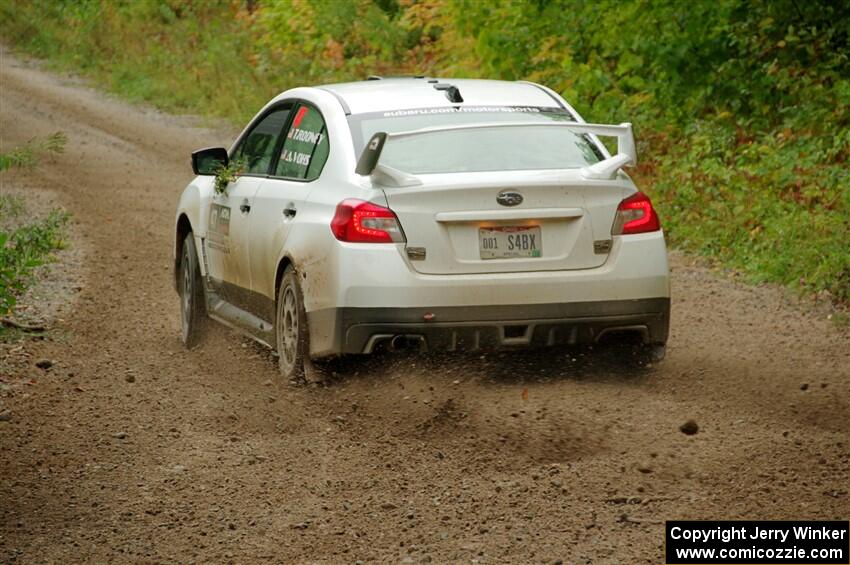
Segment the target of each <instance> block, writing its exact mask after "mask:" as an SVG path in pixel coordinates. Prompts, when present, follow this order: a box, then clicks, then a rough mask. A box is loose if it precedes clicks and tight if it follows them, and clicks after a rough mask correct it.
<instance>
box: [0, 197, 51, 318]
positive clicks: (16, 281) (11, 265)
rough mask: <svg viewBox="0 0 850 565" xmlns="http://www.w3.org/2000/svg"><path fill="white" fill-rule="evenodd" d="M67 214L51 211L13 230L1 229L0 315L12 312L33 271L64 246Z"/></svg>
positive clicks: (29, 281) (31, 277) (30, 279)
mask: <svg viewBox="0 0 850 565" xmlns="http://www.w3.org/2000/svg"><path fill="white" fill-rule="evenodd" d="M67 220H68V216H67V214H65V213H64V212H61V211H59V210H54V211H52V212H51V213H50V214H49V215H48V216H47V217H46V218H44V219H41V220H37V221H35V222H31V223H28V224H26V225H24V226H23V227H20V228H18V229H15V230H12V231H11V232H7V231H0V315H7V314H9V313H10V312H11V311H12V310H13V309H14V307H15V303H16V301H17V297H18V296H20V294H21V293H23V292H24V291H25V290H26V289H27V287H28V286H29V284H30V283H31V282H32V280H33V273H34V271H35V269H36V268H38V267H40V266H41V265H43V264H44V263H45V261H47V260H48V259H49V257H50V252H51V251H53V250H54V249H60V248H62V247H63V246H64V242H63V241H62V235H61V234H62V228H63V226H64V225H65V223H66V222H67Z"/></svg>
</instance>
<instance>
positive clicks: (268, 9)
mask: <svg viewBox="0 0 850 565" xmlns="http://www.w3.org/2000/svg"><path fill="white" fill-rule="evenodd" d="M0 31H2V32H3V33H4V34H5V35H6V36H7V37H8V38H9V39H11V40H12V41H14V42H15V43H16V44H18V45H20V46H21V47H23V48H24V49H27V50H28V51H30V52H32V53H34V54H36V55H38V56H41V57H45V58H48V59H50V60H52V61H53V62H54V63H55V64H57V65H59V66H61V67H63V68H70V69H74V70H77V71H82V72H83V73H86V74H88V75H89V76H91V77H93V78H95V80H96V81H98V82H99V83H101V84H103V85H105V86H107V87H108V88H110V89H112V90H114V91H116V92H118V93H120V94H122V95H124V96H127V97H129V98H131V99H136V100H147V101H151V102H154V103H156V104H158V105H159V106H161V107H164V108H166V109H169V110H177V111H192V112H199V113H202V114H209V115H216V116H225V117H228V118H231V119H233V120H235V121H237V122H239V123H243V122H244V121H245V120H246V119H247V118H248V117H250V116H252V115H253V114H254V113H255V112H256V110H257V109H258V108H259V107H260V106H261V105H262V104H264V103H265V102H266V101H267V100H268V99H269V98H270V97H271V96H273V95H274V94H276V93H278V92H280V91H282V90H284V89H286V88H288V87H292V86H297V85H303V84H316V83H323V82H337V81H344V80H355V79H362V78H365V76H367V75H369V74H381V75H393V74H429V75H454V76H467V77H492V78H503V79H529V80H534V81H537V82H541V83H544V84H547V85H548V86H551V87H552V88H554V89H555V90H557V91H559V92H561V93H562V94H563V95H564V96H565V97H566V98H567V99H568V100H570V101H571V102H573V103H574V105H575V106H576V108H577V109H578V110H579V111H580V112H581V113H582V114H583V115H584V116H585V117H586V118H588V120H590V121H598V122H614V123H618V122H621V121H631V122H633V123H634V124H635V128H636V132H637V135H638V139H639V143H640V152H641V159H640V160H641V165H640V167H639V168H638V169H637V170H636V171H635V174H634V176H635V178H636V180H637V181H638V182H639V184H640V185H641V186H642V187H644V189H645V190H646V191H647V192H649V193H650V195H651V196H652V197H653V198H654V200H655V201H656V202H657V204H658V205H659V208H660V210H661V212H662V215H663V219H664V224H665V229H666V232H667V235H668V237H669V238H670V239H671V241H672V242H673V243H674V244H675V245H676V246H679V247H682V248H685V249H687V250H690V251H695V252H699V253H702V254H704V255H707V256H709V257H712V258H714V259H716V260H717V261H719V262H721V263H723V264H727V265H731V266H734V267H736V268H738V269H741V270H743V271H744V272H746V273H749V274H750V275H751V276H752V278H753V279H755V280H770V281H777V282H782V283H786V284H789V285H792V286H797V287H800V288H802V289H805V290H810V291H822V290H828V291H830V292H831V293H832V294H833V295H834V296H836V297H837V298H839V299H840V300H844V301H850V251H848V245H847V243H846V242H847V241H850V225H848V223H850V178H849V177H848V162H850V45H849V44H848V42H850V38H849V37H848V35H850V4H848V3H846V2H845V3H842V2H828V1H811V2H800V1H799V0H714V1H708V0H700V1H696V2H680V1H678V0H652V1H650V0H635V1H633V2H622V1H620V0H617V1H615V0H527V1H516V0H493V1H487V2H481V1H480V0H418V1H414V0H309V1H308V0H276V1H271V0H269V1H267V2H262V1H261V2H254V1H244V2H242V1H239V0H206V1H204V2H200V1H197V0H77V1H75V2H65V1H59V0H54V1H48V0H36V1H33V2H28V3H20V2H16V1H15V0H0Z"/></svg>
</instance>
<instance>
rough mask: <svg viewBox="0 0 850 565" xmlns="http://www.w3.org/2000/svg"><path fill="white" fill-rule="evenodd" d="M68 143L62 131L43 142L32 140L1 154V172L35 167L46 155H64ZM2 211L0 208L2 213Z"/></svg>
mask: <svg viewBox="0 0 850 565" xmlns="http://www.w3.org/2000/svg"><path fill="white" fill-rule="evenodd" d="M67 142H68V138H67V137H66V136H65V134H64V133H62V132H61V131H57V132H55V133H52V134H50V135H49V136H47V138H46V139H44V140H41V141H38V140H36V139H31V140H29V141H28V142H27V143H25V144H24V145H21V146H19V147H15V148H13V149H12V150H11V151H9V152H8V153H0V171H4V170H6V169H10V168H12V167H24V168H30V167H33V166H34V165H35V164H36V163H37V162H38V158H39V156H40V155H42V154H44V153H62V152H63V151H64V150H65V144H66V143H67ZM2 211H3V210H2V208H0V212H2Z"/></svg>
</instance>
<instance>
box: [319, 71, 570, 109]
mask: <svg viewBox="0 0 850 565" xmlns="http://www.w3.org/2000/svg"><path fill="white" fill-rule="evenodd" d="M436 84H443V85H445V84H449V85H452V86H454V87H456V88H457V89H458V90H459V91H460V95H461V96H462V97H463V102H462V103H458V102H452V101H450V100H449V98H448V97H447V96H446V91H445V90H437V89H436V88H434V86H435V85H436ZM316 88H320V89H322V90H327V91H329V92H331V93H333V94H334V95H335V96H336V97H337V98H338V99H340V101H341V102H343V106H344V107H346V112H348V113H351V114H362V113H367V112H385V111H393V110H404V109H411V108H438V107H451V106H457V105H458V104H463V105H464V106H541V107H558V106H562V104H561V101H560V100H557V99H556V98H554V97H553V95H551V94H550V93H549V92H548V91H547V90H546V89H544V88H543V87H541V86H538V85H536V84H533V83H528V82H509V81H503V80H483V79H448V78H441V79H437V78H434V77H410V78H381V79H370V80H365V81H360V82H347V83H340V84H325V85H321V86H318V87H316Z"/></svg>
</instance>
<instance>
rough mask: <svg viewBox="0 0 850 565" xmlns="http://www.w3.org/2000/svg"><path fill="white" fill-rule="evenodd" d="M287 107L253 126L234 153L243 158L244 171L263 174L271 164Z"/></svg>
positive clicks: (286, 113)
mask: <svg viewBox="0 0 850 565" xmlns="http://www.w3.org/2000/svg"><path fill="white" fill-rule="evenodd" d="M289 112H290V109H289V108H284V109H280V110H275V111H273V112H272V113H270V114H269V115H268V116H266V117H265V118H263V119H262V120H261V121H260V123H258V124H257V125H256V126H254V129H252V130H251V131H250V132H249V133H248V135H247V136H246V137H245V139H244V140H243V141H242V144H241V145H240V146H239V149H238V150H237V151H236V154H237V156H238V157H239V158H242V159H244V160H245V172H246V173H253V174H258V175H265V174H268V172H269V166H270V165H271V164H272V157H273V156H274V151H275V147H276V146H277V141H278V139H280V134H281V132H282V131H283V126H284V125H285V124H286V119H287V118H288V117H289Z"/></svg>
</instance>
